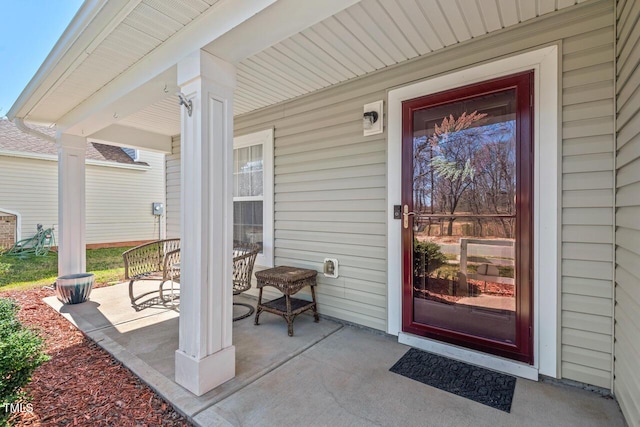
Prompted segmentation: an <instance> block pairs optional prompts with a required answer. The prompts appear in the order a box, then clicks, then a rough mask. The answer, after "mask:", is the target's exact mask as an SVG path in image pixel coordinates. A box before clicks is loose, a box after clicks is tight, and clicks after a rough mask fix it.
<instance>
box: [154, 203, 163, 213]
mask: <svg viewBox="0 0 640 427" xmlns="http://www.w3.org/2000/svg"><path fill="white" fill-rule="evenodd" d="M151 213H152V214H153V215H163V214H164V203H161V202H154V203H152V204H151Z"/></svg>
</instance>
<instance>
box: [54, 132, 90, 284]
mask: <svg viewBox="0 0 640 427" xmlns="http://www.w3.org/2000/svg"><path fill="white" fill-rule="evenodd" d="M56 140H57V145H58V276H64V275H67V274H77V273H84V272H86V242H85V221H86V220H85V217H86V215H85V212H86V206H85V199H86V197H85V154H86V151H87V140H86V138H83V137H79V136H74V135H65V134H61V135H60V134H59V135H58V136H57V138H56Z"/></svg>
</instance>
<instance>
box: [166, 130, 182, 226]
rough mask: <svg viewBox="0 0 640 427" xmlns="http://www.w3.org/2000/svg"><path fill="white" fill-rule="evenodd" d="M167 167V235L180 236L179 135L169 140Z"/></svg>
mask: <svg viewBox="0 0 640 427" xmlns="http://www.w3.org/2000/svg"><path fill="white" fill-rule="evenodd" d="M165 160H166V168H167V180H166V186H167V205H166V206H165V213H166V224H167V237H168V238H172V237H174V238H175V237H180V137H179V136H177V137H174V138H173V140H172V142H171V154H167V155H166V156H165Z"/></svg>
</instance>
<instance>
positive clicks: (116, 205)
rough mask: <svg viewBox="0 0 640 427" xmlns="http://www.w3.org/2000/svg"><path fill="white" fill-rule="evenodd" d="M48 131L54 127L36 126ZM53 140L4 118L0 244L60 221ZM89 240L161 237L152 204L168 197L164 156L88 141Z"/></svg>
mask: <svg viewBox="0 0 640 427" xmlns="http://www.w3.org/2000/svg"><path fill="white" fill-rule="evenodd" d="M37 129H38V130H39V131H41V132H44V133H45V134H48V135H50V136H52V137H53V136H54V135H55V130H54V129H49V128H46V127H38V128H37ZM57 151H58V149H57V147H56V145H55V143H52V142H50V141H46V140H43V139H41V138H39V137H37V136H34V135H29V134H27V133H25V132H23V131H21V130H20V129H18V128H17V127H16V126H15V125H14V124H13V123H11V122H10V121H8V120H6V119H0V247H4V248H7V247H10V246H11V245H12V244H13V243H14V242H15V241H16V240H19V239H21V238H27V237H30V236H32V235H33V234H35V232H36V228H37V225H38V224H42V226H43V227H44V228H49V227H53V228H54V229H55V230H56V239H57V237H58V235H57V231H58V227H59V223H58V165H57V161H58V155H57ZM86 162H87V173H86V180H87V189H88V191H87V201H86V203H87V231H86V233H87V237H86V238H87V244H88V245H89V246H90V247H98V246H114V245H132V244H134V243H137V242H142V241H149V240H153V239H157V238H158V237H159V235H160V234H159V231H160V230H162V228H163V226H164V224H163V222H164V220H161V222H160V223H159V222H158V221H159V218H158V217H157V216H154V215H152V209H151V204H152V203H153V202H164V197H165V196H164V194H165V191H164V173H165V171H164V155H163V154H159V153H152V152H147V151H139V150H133V149H123V148H120V147H114V146H110V145H104V144H98V143H87V160H86Z"/></svg>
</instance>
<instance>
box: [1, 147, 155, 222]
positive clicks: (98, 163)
mask: <svg viewBox="0 0 640 427" xmlns="http://www.w3.org/2000/svg"><path fill="white" fill-rule="evenodd" d="M0 156H6V157H17V158H20V159H31V160H44V161H49V162H57V161H58V156H56V155H55V154H42V153H26V152H24V151H13V150H0ZM85 164H87V165H91V166H102V167H108V168H116V169H132V170H141V171H146V170H150V169H151V166H147V165H132V164H130V163H116V162H107V161H104V160H94V159H86V160H85ZM5 212H6V210H5Z"/></svg>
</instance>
